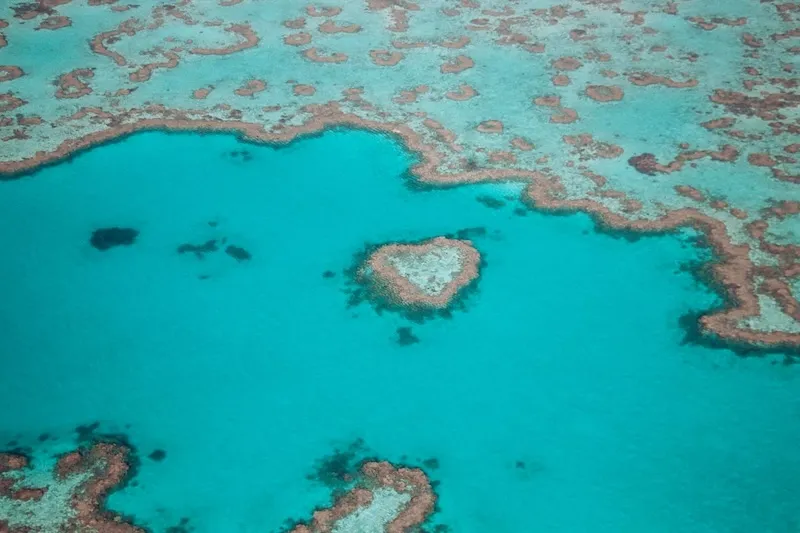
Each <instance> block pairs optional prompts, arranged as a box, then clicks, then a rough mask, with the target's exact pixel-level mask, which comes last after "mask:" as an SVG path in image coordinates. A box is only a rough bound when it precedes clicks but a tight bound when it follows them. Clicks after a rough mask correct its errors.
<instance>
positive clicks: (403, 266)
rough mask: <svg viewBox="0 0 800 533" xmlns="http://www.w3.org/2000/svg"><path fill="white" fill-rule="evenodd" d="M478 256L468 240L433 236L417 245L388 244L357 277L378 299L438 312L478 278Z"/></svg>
mask: <svg viewBox="0 0 800 533" xmlns="http://www.w3.org/2000/svg"><path fill="white" fill-rule="evenodd" d="M480 261H481V256H480V254H479V253H478V251H477V250H476V249H475V248H474V247H473V246H472V243H471V242H470V241H466V240H457V239H450V238H447V237H436V238H434V239H430V240H428V241H424V242H421V243H417V244H387V245H384V246H381V247H380V248H378V249H376V250H375V251H374V252H373V253H372V254H371V255H370V256H369V257H368V258H367V260H366V262H365V263H364V264H363V265H362V267H361V269H360V271H359V278H360V280H361V281H364V282H366V283H367V284H368V285H369V287H370V292H371V294H372V295H373V296H375V297H377V298H378V299H379V300H383V301H388V302H389V303H392V304H394V305H400V306H403V307H410V308H422V309H434V310H441V309H445V308H447V307H448V306H449V305H450V304H451V302H452V301H453V298H454V297H455V296H456V295H457V294H458V293H459V291H460V290H461V289H462V288H464V287H465V286H467V285H469V284H470V283H471V282H472V281H474V280H475V279H477V278H478V273H479V272H478V267H479V265H480Z"/></svg>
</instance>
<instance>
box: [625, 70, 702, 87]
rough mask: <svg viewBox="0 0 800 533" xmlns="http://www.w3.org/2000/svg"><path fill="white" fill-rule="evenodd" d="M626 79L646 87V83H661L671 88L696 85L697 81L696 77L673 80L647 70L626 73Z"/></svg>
mask: <svg viewBox="0 0 800 533" xmlns="http://www.w3.org/2000/svg"><path fill="white" fill-rule="evenodd" d="M628 81H629V82H631V83H632V84H634V85H639V86H643V87H646V86H648V85H663V86H664V87H669V88H671V89H685V88H688V87H696V86H697V83H698V81H697V80H696V79H689V80H686V81H675V80H673V79H670V78H667V77H666V76H657V75H655V74H649V73H647V72H639V73H636V74H630V75H628Z"/></svg>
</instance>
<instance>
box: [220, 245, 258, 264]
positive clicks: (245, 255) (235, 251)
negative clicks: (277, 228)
mask: <svg viewBox="0 0 800 533" xmlns="http://www.w3.org/2000/svg"><path fill="white" fill-rule="evenodd" d="M225 253H226V254H228V255H229V256H231V257H233V258H234V259H236V260H237V261H239V262H240V263H241V262H242V261H249V260H250V259H251V258H252V257H253V256H252V255H250V252H248V251H247V250H245V249H244V248H242V247H240V246H234V245H233V244H230V245H228V247H227V248H225Z"/></svg>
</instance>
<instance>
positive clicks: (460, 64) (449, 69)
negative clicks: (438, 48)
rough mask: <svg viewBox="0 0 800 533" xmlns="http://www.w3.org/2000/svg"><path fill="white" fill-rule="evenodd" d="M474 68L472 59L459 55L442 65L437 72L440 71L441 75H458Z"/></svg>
mask: <svg viewBox="0 0 800 533" xmlns="http://www.w3.org/2000/svg"><path fill="white" fill-rule="evenodd" d="M474 66H475V62H474V61H473V60H472V58H470V57H469V56H465V55H460V56H457V57H455V58H453V59H451V60H449V61H447V62H446V63H444V64H442V66H441V67H440V69H439V70H441V72H442V74H458V73H459V72H463V71H465V70H467V69H471V68H472V67H474Z"/></svg>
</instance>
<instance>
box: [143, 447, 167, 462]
mask: <svg viewBox="0 0 800 533" xmlns="http://www.w3.org/2000/svg"><path fill="white" fill-rule="evenodd" d="M147 457H149V458H150V459H151V460H153V461H156V462H161V461H163V460H164V459H166V457H167V452H165V451H164V450H160V449H159V450H153V451H152V452H150V455H148V456H147Z"/></svg>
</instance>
